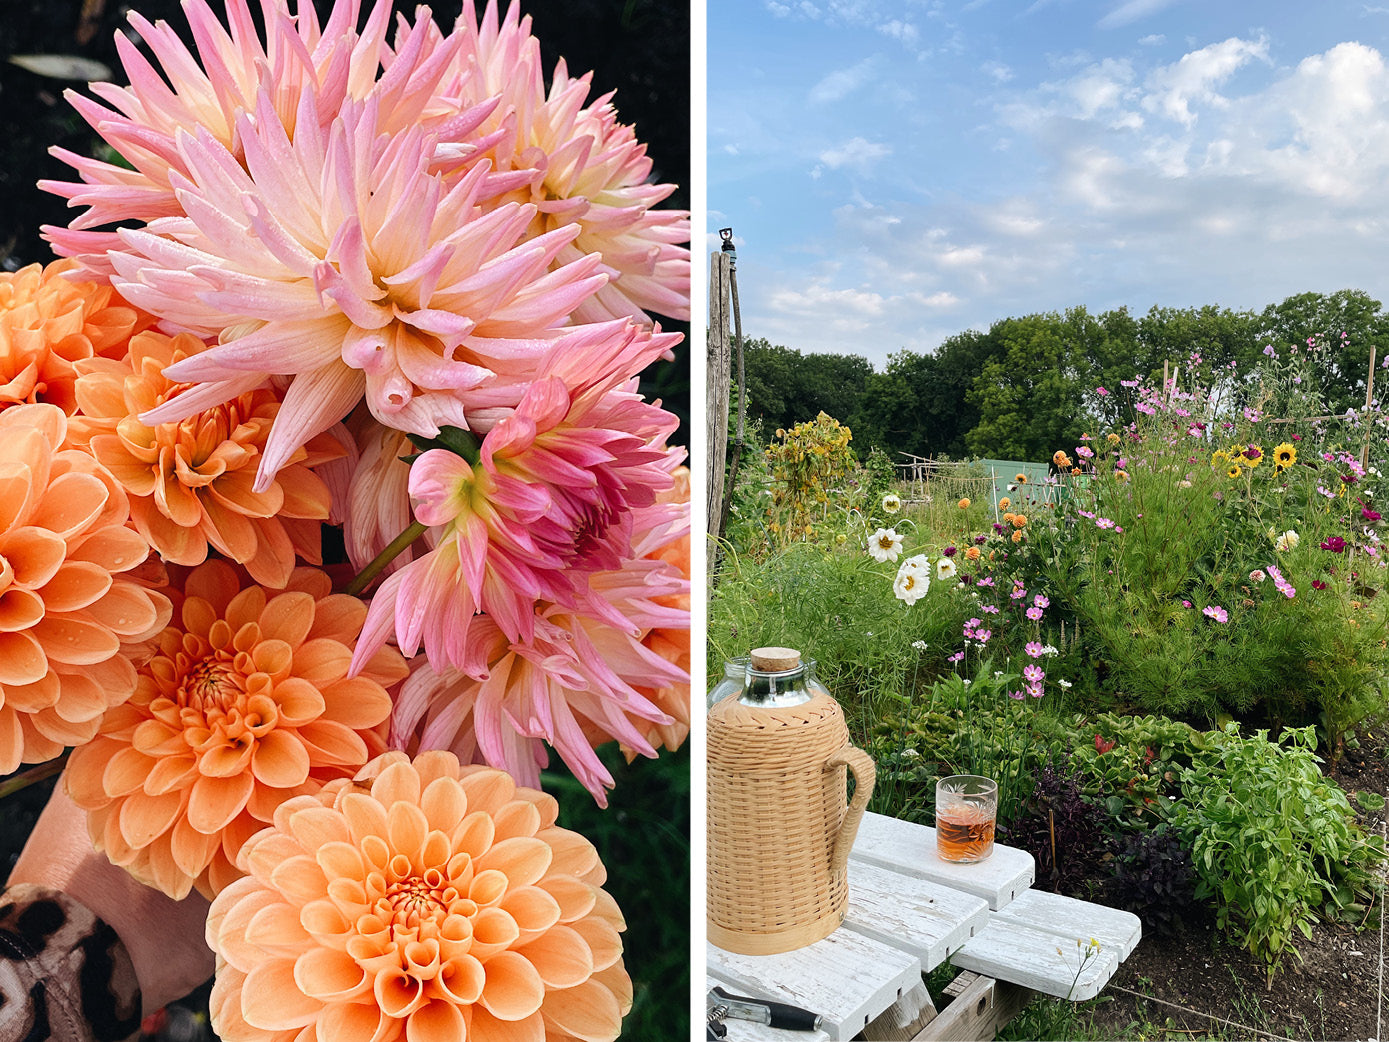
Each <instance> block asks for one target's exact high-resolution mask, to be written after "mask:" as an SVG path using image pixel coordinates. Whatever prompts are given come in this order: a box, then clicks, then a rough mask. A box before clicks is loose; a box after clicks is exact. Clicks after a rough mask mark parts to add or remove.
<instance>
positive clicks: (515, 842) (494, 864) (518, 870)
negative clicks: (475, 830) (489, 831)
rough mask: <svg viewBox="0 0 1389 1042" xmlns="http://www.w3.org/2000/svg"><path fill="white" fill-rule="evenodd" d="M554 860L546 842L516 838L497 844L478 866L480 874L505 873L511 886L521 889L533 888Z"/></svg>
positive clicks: (522, 837)
mask: <svg viewBox="0 0 1389 1042" xmlns="http://www.w3.org/2000/svg"><path fill="white" fill-rule="evenodd" d="M552 857H553V855H552V853H551V851H550V847H549V844H547V843H546V842H545V841H544V840H541V839H533V838H527V837H524V836H516V837H513V838H511V839H503V840H501V841H500V842H497V843H494V844H493V845H492V848H491V849H490V850H488V851H487V853H485V854H483V855H482V856H481V857H480V858H478V860H477V864H478V869H479V871H486V870H488V869H494V870H496V871H498V872H502V873H503V874H504V875H505V876H506V878H507V880H508V881H509V883H510V885H511V886H513V887H520V886H530V885H531V884H533V883H535V882H537V881H538V880H539V879H540V878H541V877H542V876H544V875H545V872H546V870H547V869H549V867H550V862H551V859H552Z"/></svg>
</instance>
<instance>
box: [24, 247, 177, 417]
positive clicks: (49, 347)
mask: <svg viewBox="0 0 1389 1042" xmlns="http://www.w3.org/2000/svg"><path fill="white" fill-rule="evenodd" d="M76 267H77V265H76V264H75V263H74V262H72V261H70V260H63V261H55V262H54V263H52V264H49V265H48V266H47V267H43V268H40V267H39V266H38V265H37V264H30V265H29V266H28V267H27V268H21V269H20V270H19V271H16V272H0V409H4V408H7V407H9V406H11V405H19V404H21V403H24V402H48V403H50V404H52V405H56V406H58V408H60V409H62V410H63V412H65V413H67V414H68V415H69V416H71V415H72V413H73V411H74V410H75V409H76V408H77V405H76V400H75V399H74V397H73V383H74V382H75V381H76V379H77V372H76V369H75V366H76V364H77V363H78V362H80V361H81V360H82V359H84V358H93V357H108V358H120V357H121V356H122V355H124V354H125V346H126V341H127V340H128V339H129V338H130V335H131V334H132V333H133V332H137V331H139V330H140V329H142V328H144V327H145V326H146V325H148V324H149V321H150V320H149V318H148V316H145V315H141V314H140V312H138V311H136V310H135V309H134V308H133V307H131V306H130V305H129V304H127V303H126V302H125V301H123V300H122V299H121V298H120V297H118V296H117V295H116V291H115V290H113V289H112V288H111V287H110V286H106V285H97V284H96V283H94V282H74V281H70V280H69V279H67V278H64V274H65V273H66V272H69V271H72V270H74V269H75V268H76Z"/></svg>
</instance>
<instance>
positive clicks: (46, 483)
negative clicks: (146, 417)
mask: <svg viewBox="0 0 1389 1042" xmlns="http://www.w3.org/2000/svg"><path fill="white" fill-rule="evenodd" d="M66 434H67V417H66V416H65V415H64V414H63V411H62V410H61V409H60V408H58V406H56V405H48V404H36V405H18V406H14V407H12V408H9V409H6V410H5V411H4V412H0V774H8V773H10V772H11V771H13V770H14V769H15V768H16V767H18V766H19V765H20V764H21V763H38V762H41V761H43V760H49V759H52V758H53V757H55V756H57V755H58V754H59V753H60V752H62V751H63V747H64V746H69V745H79V744H81V743H83V742H86V741H88V740H89V739H91V737H92V736H93V735H95V734H96V732H97V727H98V725H99V724H100V722H101V718H102V714H103V713H105V712H106V710H107V709H108V708H110V707H111V706H114V705H117V704H118V703H120V702H124V701H125V700H126V699H127V698H129V697H130V695H131V692H133V691H134V690H135V667H134V666H133V665H132V664H131V661H130V658H129V657H128V652H130V651H131V650H132V649H131V645H133V644H135V643H137V642H139V641H142V640H144V639H146V638H148V637H149V636H150V635H152V634H153V633H157V632H158V631H159V629H160V628H161V627H162V626H163V625H164V624H165V623H166V622H167V621H168V619H169V602H168V601H167V600H165V599H164V597H162V596H161V595H159V594H157V593H152V592H150V591H149V590H147V589H145V588H144V587H142V586H140V585H138V584H137V583H135V582H133V581H132V580H131V579H129V578H126V577H124V576H123V575H122V574H121V573H123V572H128V571H130V570H131V569H134V568H136V567H137V566H139V565H141V564H143V563H144V561H145V558H146V557H148V556H149V545H148V544H147V543H146V542H145V541H144V540H143V539H141V538H140V536H139V535H138V534H137V533H135V532H133V531H131V530H130V529H128V528H126V527H125V523H126V518H127V516H128V514H129V506H128V504H127V502H126V498H125V494H124V493H123V492H121V490H120V487H119V486H117V485H116V484H115V482H114V481H112V480H111V476H110V475H109V474H107V473H106V472H105V471H104V470H103V469H102V468H101V467H100V465H98V464H97V462H96V461H95V460H94V459H92V458H91V456H89V455H87V454H86V453H85V452H80V451H77V450H73V449H67V450H64V449H62V448H61V446H62V445H63V443H64V439H65V437H66Z"/></svg>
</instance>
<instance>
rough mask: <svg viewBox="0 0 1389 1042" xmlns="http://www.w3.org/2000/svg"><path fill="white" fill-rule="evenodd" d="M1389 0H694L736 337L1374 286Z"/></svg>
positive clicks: (906, 334)
mask: <svg viewBox="0 0 1389 1042" xmlns="http://www.w3.org/2000/svg"><path fill="white" fill-rule="evenodd" d="M1386 55H1389V2H1386V3H1385V5H1384V6H1380V5H1377V4H1373V3H1370V4H1367V3H1345V2H1340V0H1333V2H1320V0H1317V2H1302V3H1288V2H1282V0H1279V2H1262V3H1254V2H1238V0H1229V2H1224V0H1036V2H1033V3H1021V2H1019V3H1014V2H1006V0H708V62H709V66H708V85H709V91H708V110H707V122H708V206H709V214H708V219H709V224H708V228H707V239H706V241H705V246H706V249H707V250H713V249H716V248H717V243H718V236H717V231H716V230H717V229H718V228H720V227H725V226H730V225H731V226H732V227H733V228H734V232H735V237H736V240H737V244H738V247H739V254H738V256H739V260H738V286H739V296H740V304H741V310H742V316H743V327H744V331H745V333H746V334H747V335H749V336H752V337H766V338H767V339H768V340H770V341H772V342H773V343H778V344H784V345H785V346H787V347H794V348H797V349H799V350H802V351H835V352H840V353H848V354H861V355H864V356H866V357H867V358H869V360H870V361H872V362H873V363H874V364H875V365H878V366H881V364H882V363H883V362H884V361H885V360H886V358H887V356H888V355H889V354H890V353H891V352H893V351H897V350H899V349H901V348H908V349H910V350H913V351H916V352H921V353H924V352H928V351H931V350H933V349H934V348H935V347H936V346H937V345H938V344H939V343H940V342H941V341H942V340H943V339H945V338H946V337H948V336H950V335H952V334H954V333H958V332H960V331H962V330H965V329H969V328H987V327H988V325H989V324H990V323H991V322H993V321H995V320H997V319H1000V318H1004V317H1007V316H1009V315H1021V314H1028V313H1032V312H1039V311H1054V310H1055V311H1060V310H1064V309H1065V308H1067V307H1070V306H1074V305H1078V304H1081V305H1084V306H1086V307H1087V308H1089V309H1090V310H1091V311H1092V312H1099V311H1104V310H1107V309H1109V308H1114V307H1119V306H1121V305H1127V306H1128V307H1129V308H1130V310H1132V311H1134V312H1136V313H1138V314H1142V313H1144V312H1146V311H1147V310H1148V308H1149V307H1151V306H1152V305H1154V304H1158V305H1164V306H1175V307H1187V306H1196V305H1203V304H1218V305H1220V306H1222V307H1230V308H1239V309H1244V308H1251V309H1260V308H1262V307H1263V306H1265V305H1266V304H1270V303H1275V302H1277V301H1281V300H1282V299H1283V298H1284V297H1287V296H1289V295H1291V294H1293V293H1300V292H1304V291H1307V290H1315V291H1319V292H1331V291H1334V290H1337V289H1343V288H1356V289H1363V290H1365V291H1367V292H1369V293H1370V294H1371V295H1373V296H1374V297H1375V298H1376V299H1379V300H1389V286H1386V284H1385V279H1386V277H1389V65H1387V64H1386Z"/></svg>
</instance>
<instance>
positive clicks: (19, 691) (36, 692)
mask: <svg viewBox="0 0 1389 1042" xmlns="http://www.w3.org/2000/svg"><path fill="white" fill-rule="evenodd" d="M67 679H68V677H66V676H65V677H63V678H62V679H61V680H60V679H59V677H58V674H56V673H52V672H50V673H45V674H44V675H43V676H41V677H40V678H39V679H38V680H36V681H34V683H32V684H5V686H4V698H3V702H4V704H5V705H7V706H12V707H13V708H15V709H17V710H19V711H20V712H21V713H37V712H38V711H39V710H40V709H47V708H49V707H50V706H54V705H57V703H58V699H59V698H60V697H61V696H62V694H63V688H64V686H65V681H67ZM103 708H105V705H104V699H103Z"/></svg>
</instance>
